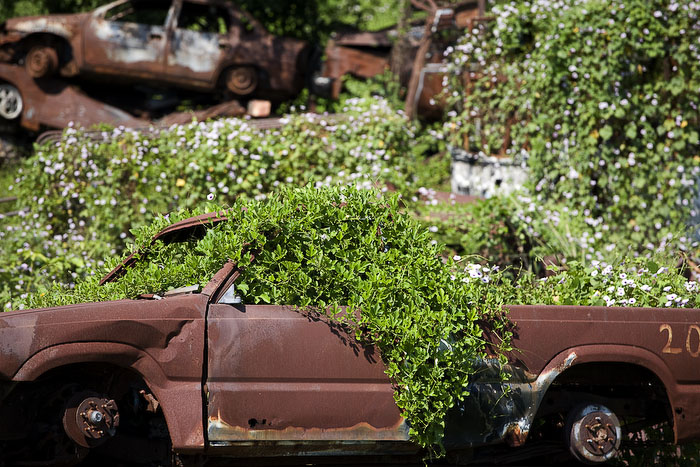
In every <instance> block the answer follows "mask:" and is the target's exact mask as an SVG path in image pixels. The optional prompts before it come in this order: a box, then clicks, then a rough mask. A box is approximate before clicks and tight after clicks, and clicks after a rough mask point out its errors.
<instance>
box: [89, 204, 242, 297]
mask: <svg viewBox="0 0 700 467" xmlns="http://www.w3.org/2000/svg"><path fill="white" fill-rule="evenodd" d="M225 220H228V216H227V212H226V211H220V212H208V213H206V214H200V215H199V216H195V217H190V218H187V219H184V220H181V221H179V222H175V223H174V224H172V225H169V226H167V227H165V228H164V229H163V230H161V231H160V232H158V233H157V234H155V235H154V236H153V238H151V242H150V243H149V244H148V245H146V246H145V247H144V248H140V249H137V250H136V251H134V252H133V253H131V254H130V255H129V256H127V257H126V259H124V261H122V262H121V264H119V265H118V266H117V267H115V268H114V269H112V270H111V271H110V272H109V274H107V275H106V276H104V277H103V278H102V279H101V280H100V285H102V284H104V283H105V282H111V281H113V280H114V279H116V278H118V277H120V276H122V275H123V274H124V273H125V272H126V270H127V268H129V267H130V266H132V265H133V264H134V263H135V262H136V260H137V257H138V256H137V255H140V254H142V253H145V252H147V251H148V248H149V247H150V246H151V245H152V244H153V242H155V241H156V240H161V241H163V242H166V243H170V242H173V241H181V240H183V239H185V238H187V237H190V236H192V235H195V234H197V233H198V232H197V231H200V232H204V231H206V229H208V228H210V227H213V226H215V225H216V224H219V223H220V222H223V221H225Z"/></svg>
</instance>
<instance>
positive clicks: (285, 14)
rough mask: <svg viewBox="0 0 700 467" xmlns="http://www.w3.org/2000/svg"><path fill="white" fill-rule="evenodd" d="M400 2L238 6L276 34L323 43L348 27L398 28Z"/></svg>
mask: <svg viewBox="0 0 700 467" xmlns="http://www.w3.org/2000/svg"><path fill="white" fill-rule="evenodd" d="M399 3H400V0H384V1H381V2H376V1H372V0H360V1H357V0H353V1H351V0H330V1H318V0H312V1H309V0H282V1H280V0H263V1H259V0H258V1H254V0H242V1H240V2H238V3H237V5H239V6H240V7H241V8H243V9H244V10H246V11H248V12H249V13H250V14H251V15H252V16H254V17H255V18H256V19H258V20H259V21H260V22H261V23H262V24H263V25H264V26H265V28H266V29H267V30H268V31H270V32H271V33H273V34H277V35H281V36H291V37H297V38H300V39H306V40H309V41H311V42H313V43H321V44H322V43H324V42H325V40H326V39H327V38H328V36H329V35H330V34H331V33H332V32H334V31H337V30H341V29H347V28H348V27H351V28H355V29H360V30H371V31H374V30H378V29H383V28H386V27H389V26H392V25H394V24H396V22H397V21H398V14H399V8H398V5H399Z"/></svg>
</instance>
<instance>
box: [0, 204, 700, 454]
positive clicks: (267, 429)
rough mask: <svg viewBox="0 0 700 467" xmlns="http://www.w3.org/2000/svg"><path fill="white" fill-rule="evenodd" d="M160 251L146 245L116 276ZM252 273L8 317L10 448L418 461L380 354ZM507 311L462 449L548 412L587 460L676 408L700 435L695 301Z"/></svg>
mask: <svg viewBox="0 0 700 467" xmlns="http://www.w3.org/2000/svg"><path fill="white" fill-rule="evenodd" d="M223 220H225V215H224V214H221V213H220V214H212V215H207V216H200V217H198V218H193V219H189V220H185V221H182V222H180V223H178V224H174V225H173V226H170V227H168V228H167V229H165V230H163V231H162V232H161V233H159V234H158V235H157V236H156V238H159V239H160V240H162V241H165V242H172V241H183V240H186V239H188V238H191V236H193V235H201V234H202V232H204V231H206V229H207V228H209V227H210V226H212V225H215V224H216V223H218V222H221V221H223ZM147 258H148V247H146V248H145V249H143V250H141V251H139V252H138V253H137V254H134V255H132V256H130V257H129V258H128V259H127V260H125V262H124V263H123V264H122V265H121V266H120V267H118V268H116V269H115V270H114V271H112V272H111V273H110V274H109V275H108V276H106V277H105V278H104V279H103V281H114V280H119V277H120V276H121V273H122V272H123V270H124V269H125V268H127V267H129V266H130V265H131V264H133V263H134V262H135V261H139V260H147ZM239 275H240V270H238V269H237V268H236V266H235V265H234V264H233V263H230V262H229V263H226V264H224V265H222V268H221V270H220V271H219V272H218V273H216V274H215V275H214V277H212V279H211V281H210V282H209V283H208V284H206V286H204V287H203V288H202V289H201V290H200V289H199V288H198V287H185V288H182V289H176V290H173V291H169V292H167V293H165V294H164V297H159V296H157V295H154V294H149V295H143V296H141V297H139V298H137V299H134V300H120V301H114V302H101V303H87V304H81V305H70V306H63V307H57V308H51V309H39V310H26V311H12V312H6V313H3V314H2V315H0V348H1V349H2V351H1V353H0V457H4V460H5V462H7V463H9V464H12V465H15V463H16V462H17V461H18V460H21V461H25V462H28V463H29V462H34V463H33V464H31V465H37V464H36V462H40V461H41V460H44V461H46V462H49V463H51V462H53V463H56V462H59V461H60V463H62V464H64V465H70V464H71V463H75V462H78V461H80V460H81V459H84V458H85V456H89V455H92V454H94V453H98V454H100V453H101V454H100V455H106V456H113V457H116V458H118V459H122V460H125V461H127V462H136V461H141V462H143V461H151V460H153V459H152V457H153V456H161V457H164V458H167V455H168V452H169V450H170V449H172V451H173V452H175V453H176V454H177V455H179V456H181V459H180V460H179V462H182V461H183V459H192V457H189V458H188V457H186V456H206V457H207V458H209V459H215V458H226V459H230V458H238V459H245V464H246V465H252V464H253V463H255V462H260V463H265V462H268V465H269V462H270V461H271V459H275V458H287V459H289V458H295V459H299V462H306V463H315V462H319V461H320V460H321V459H326V460H328V459H338V458H339V457H338V456H342V457H343V458H347V457H348V456H357V457H355V458H356V459H364V460H368V459H373V461H374V462H387V461H394V462H395V461H396V459H406V460H411V459H412V460H416V459H420V456H421V455H422V453H421V450H420V449H419V448H418V447H417V446H416V445H415V444H413V443H411V441H410V440H409V437H408V428H409V424H410V421H407V420H404V419H403V418H402V416H401V413H400V411H399V409H398V408H397V407H396V405H395V403H394V400H393V387H392V384H391V382H390V381H389V379H388V378H387V377H386V375H385V374H384V368H385V367H384V363H383V362H382V358H381V355H380V353H379V351H378V350H377V349H375V348H373V347H371V346H367V345H363V344H362V343H359V342H357V341H356V340H355V339H354V337H353V333H352V332H350V331H349V330H348V329H347V328H345V327H343V326H342V325H340V324H337V323H335V322H332V321H329V320H328V319H326V318H325V317H324V316H323V315H318V314H315V313H312V312H305V311H303V310H299V309H295V308H294V307H289V306H278V305H246V304H242V303H240V297H237V296H236V295H235V283H236V279H237V278H238V277H239ZM509 310H510V315H509V316H510V318H511V320H512V322H513V325H514V333H515V342H514V343H515V347H516V348H517V350H516V351H514V352H513V353H512V354H511V356H510V361H509V363H508V364H507V365H506V367H504V368H498V364H496V363H495V362H490V361H484V362H481V367H482V371H480V372H479V373H478V374H477V375H476V377H475V378H474V379H473V381H472V382H471V383H470V393H471V394H470V396H468V397H467V398H466V399H465V400H464V401H463V402H461V403H460V404H458V406H456V407H455V408H453V410H452V411H451V412H450V413H449V415H448V418H447V420H446V437H445V447H446V449H447V450H448V453H452V454H454V455H453V457H451V458H450V459H451V462H457V461H458V462H461V463H469V462H472V461H478V459H479V457H478V452H479V451H478V449H476V450H474V448H480V447H484V446H492V445H503V446H504V448H503V449H506V450H508V451H509V452H510V454H509V455H510V456H511V458H512V456H513V455H516V456H517V455H518V452H522V453H523V454H522V455H523V456H526V453H527V449H526V447H527V446H528V445H529V444H530V443H533V442H537V441H538V440H541V439H546V435H547V432H546V431H543V430H542V428H541V427H542V426H550V427H555V428H556V429H557V430H558V431H557V435H556V436H555V438H556V439H559V437H560V436H561V426H560V425H558V423H560V421H561V420H562V417H563V419H566V420H567V422H566V424H564V430H565V435H566V436H568V437H569V439H570V441H569V442H568V444H569V449H570V450H571V451H572V452H573V453H574V455H575V456H576V457H577V458H578V459H579V460H583V461H590V462H603V461H606V460H608V459H609V458H610V457H612V456H613V455H614V454H615V453H616V452H617V450H618V449H619V446H620V444H619V443H620V441H621V439H622V438H623V436H624V435H623V432H624V433H625V435H626V432H625V431H623V430H629V431H632V430H633V424H632V423H629V422H628V421H629V420H634V421H636V422H637V423H638V424H639V426H645V425H649V424H657V423H661V422H663V421H667V422H669V423H670V424H671V426H672V427H673V431H674V434H675V441H676V442H683V441H688V440H693V439H699V438H700V385H699V384H698V383H699V382H700V366H698V365H697V359H698V358H700V310H688V309H683V310H680V309H678V310H676V309H663V310H661V309H651V308H602V307H600V308H599V307H572V306H510V307H509ZM501 369H502V370H505V374H506V375H507V378H506V380H505V381H504V380H502V379H501V377H500V375H501V372H500V371H499V370H501ZM618 416H619V417H624V418H623V420H625V421H627V422H628V424H626V425H623V424H622V423H621V422H620V421H619V420H620V419H618V418H617V417H618ZM536 420H537V421H542V422H538V423H535V421H536ZM159 423H160V424H159ZM634 426H637V425H634ZM591 427H592V428H591ZM528 438H532V439H528ZM144 440H148V441H147V442H145V441H144ZM27 443H29V445H30V447H29V448H27V447H26V444H27ZM144 443H145V444H144ZM507 445H510V446H511V447H516V446H521V447H520V448H517V449H519V450H520V451H518V450H513V449H511V448H508V447H506V446H507ZM127 446H128V447H127ZM154 446H156V447H157V446H160V448H158V449H156V447H154ZM572 446H573V447H572ZM154 453H155V454H154ZM513 453H515V454H513ZM129 456H133V457H129ZM149 456H151V457H149ZM455 456H456V457H455ZM455 459H456V460H455ZM200 460H201V458H200Z"/></svg>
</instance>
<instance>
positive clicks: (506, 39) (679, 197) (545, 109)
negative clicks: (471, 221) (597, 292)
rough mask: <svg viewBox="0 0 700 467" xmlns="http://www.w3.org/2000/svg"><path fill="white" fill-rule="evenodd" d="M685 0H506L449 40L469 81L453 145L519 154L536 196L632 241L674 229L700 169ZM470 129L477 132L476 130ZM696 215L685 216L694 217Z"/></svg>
mask: <svg viewBox="0 0 700 467" xmlns="http://www.w3.org/2000/svg"><path fill="white" fill-rule="evenodd" d="M693 5H694V2H692V1H690V0H684V1H679V2H668V1H665V0H655V1H653V2H648V1H642V0H614V1H610V2H598V1H583V2H574V1H563V2H556V3H552V2H544V1H535V2H532V3H528V2H508V3H503V4H501V5H498V6H496V7H494V9H493V14H494V15H495V16H496V21H495V24H492V25H490V26H489V27H488V28H481V29H475V30H473V31H469V32H468V33H467V35H466V36H465V37H464V38H463V40H462V41H461V42H460V44H459V45H458V46H456V47H455V49H454V50H453V51H452V53H451V55H450V61H451V63H452V64H453V66H454V69H455V71H458V70H462V69H464V67H465V66H466V65H469V66H470V67H472V69H474V68H473V67H474V66H476V67H477V68H479V69H480V71H478V72H475V71H472V72H470V73H471V77H472V78H473V80H474V82H473V86H472V87H471V88H470V89H469V91H470V92H469V93H467V95H466V97H465V98H464V99H463V100H462V99H461V97H460V96H461V95H462V94H459V93H457V100H459V105H460V106H461V108H462V109H464V110H463V111H462V112H461V113H458V114H456V115H455V117H454V118H453V121H452V122H450V124H449V125H448V128H450V129H452V128H455V130H454V131H453V136H454V142H455V144H459V145H461V144H462V143H463V141H464V139H463V138H464V136H465V135H468V136H469V139H468V141H469V150H470V151H472V152H483V153H486V154H492V153H495V152H498V149H499V148H500V147H501V145H502V144H503V141H504V138H505V134H506V133H505V132H506V129H507V128H508V127H510V137H511V146H510V147H509V148H508V153H509V154H510V155H511V156H512V157H515V158H516V159H518V158H522V159H525V160H527V163H528V166H529V168H530V171H531V182H530V189H531V193H533V195H532V196H533V197H534V198H535V202H537V203H538V204H545V201H546V202H556V203H557V205H558V207H557V210H558V211H559V212H562V207H566V208H567V209H569V210H570V212H573V211H574V210H576V211H578V212H579V215H580V214H583V216H585V217H586V218H587V220H588V221H590V222H592V223H596V224H598V225H600V224H605V225H607V226H608V228H609V230H606V231H605V236H606V237H607V238H608V239H609V237H610V236H615V235H616V233H620V235H619V237H620V238H619V239H616V240H615V241H610V240H608V241H609V244H613V245H615V246H616V249H617V248H619V247H620V245H621V243H624V244H625V247H628V246H632V247H633V248H636V249H640V247H641V249H644V245H645V244H646V243H647V242H652V243H659V242H663V241H665V240H666V239H667V236H668V235H678V234H679V233H680V232H684V231H686V225H685V224H686V222H688V220H689V219H690V218H691V214H692V213H691V205H692V198H693V195H694V188H693V187H694V185H695V183H696V179H697V178H698V174H699V173H700V168H699V166H700V157H699V156H698V154H699V153H700V145H699V142H698V132H697V128H698V124H699V123H700V118H699V114H698V107H697V106H698V104H700V99H699V97H700V51H699V49H698V47H697V44H698V40H699V39H700V31H699V30H698V29H697V27H696V25H697V22H698V11H697V8H694V7H693ZM477 132H478V136H477ZM695 215H697V213H696V214H695Z"/></svg>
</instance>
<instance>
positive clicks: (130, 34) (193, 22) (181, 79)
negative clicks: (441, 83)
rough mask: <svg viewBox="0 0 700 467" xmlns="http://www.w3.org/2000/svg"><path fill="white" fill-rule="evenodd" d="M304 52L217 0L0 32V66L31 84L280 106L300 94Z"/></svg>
mask: <svg viewBox="0 0 700 467" xmlns="http://www.w3.org/2000/svg"><path fill="white" fill-rule="evenodd" d="M309 52H310V48H309V45H308V44H307V43H306V42H304V41H302V40H298V39H292V38H286V37H277V36H274V35H272V34H270V33H268V32H267V31H266V30H265V29H264V28H263V27H262V25H261V24H260V23H259V22H258V21H257V20H255V18H253V17H251V16H250V15H249V14H248V13H246V12H244V11H242V10H239V9H238V8H236V7H234V6H233V5H232V4H231V3H229V2H226V1H224V0H117V1H115V2H113V3H110V4H107V5H104V6H101V7H99V8H97V9H95V10H94V11H92V12H88V13H79V14H70V15H47V16H39V17H22V18H12V19H8V20H7V21H6V22H5V23H3V24H1V25H0V61H3V62H6V63H10V64H20V65H23V66H24V67H25V69H26V71H27V73H28V74H29V75H30V76H31V77H33V78H35V79H41V78H44V77H48V76H52V75H59V76H61V77H72V76H77V75H81V76H88V77H89V76H93V77H94V76H99V77H109V78H110V80H111V81H114V80H121V81H136V80H138V81H139V82H150V83H154V84H156V85H159V86H170V87H180V88H187V89H194V90H198V91H205V92H214V91H221V90H227V91H229V92H230V93H233V94H234V95H236V96H249V95H252V94H254V93H256V92H260V93H264V95H265V96H266V97H267V98H271V96H276V97H278V98H280V99H285V98H289V97H294V96H295V95H296V94H297V93H298V92H299V90H300V89H301V88H302V87H303V85H304V77H305V75H306V72H307V70H306V67H307V65H308V59H309Z"/></svg>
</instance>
